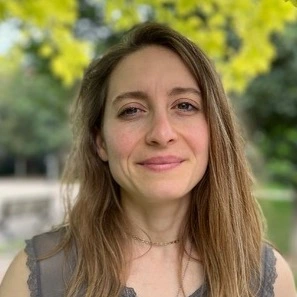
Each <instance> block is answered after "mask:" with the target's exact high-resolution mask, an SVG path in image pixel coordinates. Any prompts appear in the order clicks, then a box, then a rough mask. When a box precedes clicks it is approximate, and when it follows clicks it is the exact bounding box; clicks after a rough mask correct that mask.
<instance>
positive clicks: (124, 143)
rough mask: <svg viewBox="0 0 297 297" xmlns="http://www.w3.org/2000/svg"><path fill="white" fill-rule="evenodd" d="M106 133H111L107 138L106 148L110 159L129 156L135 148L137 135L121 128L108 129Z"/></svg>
mask: <svg viewBox="0 0 297 297" xmlns="http://www.w3.org/2000/svg"><path fill="white" fill-rule="evenodd" d="M106 135H110V137H107V138H106V148H107V153H108V156H109V158H110V161H113V160H114V161H115V160H117V161H119V160H121V159H125V158H128V157H129V155H130V153H131V152H132V150H133V146H134V143H135V137H133V135H132V134H131V133H127V132H125V131H123V129H121V128H119V129H117V131H115V130H114V131H108V134H106Z"/></svg>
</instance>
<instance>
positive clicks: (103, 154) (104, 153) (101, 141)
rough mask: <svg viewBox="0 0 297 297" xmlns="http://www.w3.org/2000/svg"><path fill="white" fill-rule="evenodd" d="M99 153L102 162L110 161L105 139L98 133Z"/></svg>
mask: <svg viewBox="0 0 297 297" xmlns="http://www.w3.org/2000/svg"><path fill="white" fill-rule="evenodd" d="M96 146H97V153H98V155H99V157H100V159H101V160H102V161H105V162H107V161H108V154H107V150H106V145H105V142H104V139H103V137H102V136H101V135H100V133H98V135H97V136H96Z"/></svg>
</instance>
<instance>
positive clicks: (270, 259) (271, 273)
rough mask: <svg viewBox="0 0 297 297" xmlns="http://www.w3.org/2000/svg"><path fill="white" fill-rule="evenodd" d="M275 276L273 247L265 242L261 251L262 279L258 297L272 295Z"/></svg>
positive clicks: (271, 296)
mask: <svg viewBox="0 0 297 297" xmlns="http://www.w3.org/2000/svg"><path fill="white" fill-rule="evenodd" d="M276 278H277V272H276V257H275V255H274V252H273V248H272V247H271V246H270V245H269V244H265V245H264V246H263V252H262V279H261V286H260V291H259V295H258V296H259V297H274V283H275V280H276Z"/></svg>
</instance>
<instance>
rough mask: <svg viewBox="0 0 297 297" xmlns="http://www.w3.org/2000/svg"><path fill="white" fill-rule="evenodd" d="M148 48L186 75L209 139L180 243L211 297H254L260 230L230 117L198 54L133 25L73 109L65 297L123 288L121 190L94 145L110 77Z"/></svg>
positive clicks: (151, 27) (113, 296)
mask: <svg viewBox="0 0 297 297" xmlns="http://www.w3.org/2000/svg"><path fill="white" fill-rule="evenodd" d="M148 45H159V46H164V47H166V48H168V49H170V50H172V51H173V52H175V53H176V54H177V55H179V56H180V57H181V59H182V60H183V62H184V63H185V65H186V66H187V67H188V68H189V70H190V71H191V73H192V75H193V76H194V78H195V79H196V81H197V84H198V85H199V87H200V90H201V94H202V100H203V105H204V110H205V114H206V118H207V121H208V126H209V131H210V132H209V133H210V147H209V164H208V168H207V171H206V173H205V175H204V177H203V178H202V180H201V181H200V182H199V183H198V184H197V185H196V187H195V188H194V189H193V191H192V199H191V204H190V207H189V210H188V212H189V215H188V216H186V220H187V221H186V222H185V226H186V229H185V232H184V233H183V238H182V239H183V241H185V239H186V238H187V239H190V240H191V242H192V244H193V246H194V248H195V249H196V250H197V252H198V254H199V256H200V258H201V260H202V263H203V266H204V270H205V275H206V284H207V287H208V296H210V297H227V296H234V297H235V296H241V297H251V296H256V290H257V286H256V285H255V284H256V283H257V282H256V281H257V280H258V279H259V277H260V276H259V275H260V258H261V246H262V223H261V215H260V211H259V208H258V204H257V203H256V201H255V199H254V197H253V196H252V194H251V184H252V182H251V177H250V173H249V170H248V166H247V164H246V158H245V155H244V148H243V144H242V141H241V138H240V135H239V133H238V129H237V127H236V123H235V119H234V116H233V111H232V109H231V106H230V104H229V102H228V99H227V97H226V95H225V92H224V89H223V87H222V84H221V81H220V78H219V76H218V74H217V73H216V71H215V69H214V66H213V64H212V63H211V62H210V60H209V59H208V58H207V56H206V55H205V54H204V53H203V51H201V49H199V48H198V47H197V46H196V45H195V44H194V43H192V42H191V41H189V40H188V39H187V38H186V37H184V36H182V35H181V34H179V33H178V32H176V31H174V30H172V29H170V28H168V27H167V26H164V25H160V24H155V23H145V24H141V25H138V26H137V27H135V28H134V29H132V30H131V31H130V32H129V33H128V34H127V35H126V36H125V37H124V38H123V39H122V41H121V43H119V44H118V45H116V46H115V47H113V48H111V49H110V50H109V51H108V52H107V53H106V54H105V55H103V56H102V57H101V58H99V59H97V60H95V61H94V62H93V63H92V64H91V65H90V67H89V68H88V69H87V71H86V73H85V75H84V78H83V81H82V84H81V89H80V93H79V96H78V98H77V100H76V102H75V105H74V112H73V126H74V139H75V141H74V145H73V149H72V152H71V154H70V157H69V160H68V162H67V164H66V168H65V173H64V178H63V180H64V183H65V184H66V185H71V184H73V183H75V182H78V183H79V192H78V194H77V197H76V201H75V203H74V205H73V206H72V207H71V209H70V210H69V211H68V215H67V220H66V222H65V224H66V225H67V228H66V230H67V231H66V242H67V244H68V245H70V244H71V243H73V242H75V246H76V252H77V263H76V268H75V271H74V273H73V276H72V280H71V283H70V284H69V287H68V293H67V294H68V295H67V296H68V297H70V296H75V292H77V291H78V290H79V289H81V288H84V290H85V296H86V297H95V296H96V297H98V296H100V297H117V296H119V295H120V292H121V290H122V288H123V274H122V273H123V271H124V270H125V265H126V264H125V263H126V262H125V255H124V252H123V251H124V249H125V247H126V244H127V238H126V235H125V234H127V232H128V231H129V228H130V227H129V223H128V220H127V219H126V217H125V214H124V212H123V210H122V208H121V200H120V199H121V198H120V195H119V186H118V185H117V184H116V183H115V181H114V180H113V178H112V176H111V174H110V171H109V168H108V164H107V163H105V162H103V161H101V159H100V158H99V157H98V154H97V147H96V143H95V138H96V136H97V135H98V133H100V130H101V127H102V122H103V115H104V108H105V101H106V95H107V89H108V85H109V78H110V74H111V73H112V71H113V70H114V68H115V67H116V66H117V64H118V63H119V62H120V61H121V60H122V59H123V58H124V57H126V56H127V55H130V54H131V53H133V52H135V51H137V50H139V49H141V48H143V47H145V46H148ZM68 194H69V193H68ZM69 195H71V194H69Z"/></svg>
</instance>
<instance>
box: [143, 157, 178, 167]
mask: <svg viewBox="0 0 297 297" xmlns="http://www.w3.org/2000/svg"><path fill="white" fill-rule="evenodd" d="M183 161H184V159H182V158H179V157H175V156H165V157H153V158H149V159H146V160H144V161H142V162H139V164H140V165H165V164H179V163H181V162H183Z"/></svg>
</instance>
